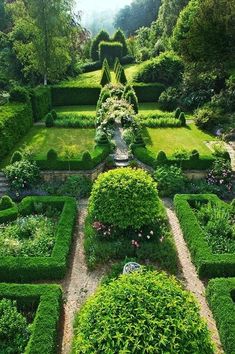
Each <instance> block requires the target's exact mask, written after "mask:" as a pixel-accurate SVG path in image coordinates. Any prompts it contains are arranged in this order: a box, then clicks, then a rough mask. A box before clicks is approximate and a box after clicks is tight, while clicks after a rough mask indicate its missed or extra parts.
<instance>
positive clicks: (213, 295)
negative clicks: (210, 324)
mask: <svg viewBox="0 0 235 354" xmlns="http://www.w3.org/2000/svg"><path fill="white" fill-rule="evenodd" d="M206 295H207V300H208V302H209V305H210V308H211V310H212V312H213V315H214V318H215V320H216V324H217V327H218V330H219V334H220V340H221V342H222V345H223V348H224V351H225V352H226V354H233V353H234V351H235V314H234V299H235V278H229V279H223V278H222V279H213V280H210V281H209V284H208V287H207V289H206Z"/></svg>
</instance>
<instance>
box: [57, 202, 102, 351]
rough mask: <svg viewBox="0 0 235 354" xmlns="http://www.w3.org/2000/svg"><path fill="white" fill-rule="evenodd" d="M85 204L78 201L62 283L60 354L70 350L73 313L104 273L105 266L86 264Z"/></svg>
mask: <svg viewBox="0 0 235 354" xmlns="http://www.w3.org/2000/svg"><path fill="white" fill-rule="evenodd" d="M87 204H88V200H86V199H84V200H81V201H80V202H79V216H78V222H77V226H76V230H75V239H74V248H73V251H72V254H71V264H70V269H69V272H68V274H67V276H66V278H65V280H64V281H63V283H62V287H63V290H64V308H63V319H62V323H63V329H62V331H63V333H62V345H61V353H62V354H69V353H70V352H71V345H72V340H73V321H74V317H75V314H76V313H77V311H78V310H79V308H80V307H81V305H82V304H83V303H84V301H85V300H86V299H87V298H88V297H89V296H90V295H92V294H93V293H94V291H95V290H96V288H97V286H98V285H99V282H100V280H101V278H102V276H103V275H104V274H105V273H106V270H105V267H103V268H102V269H101V268H99V269H98V270H95V271H93V272H89V271H88V269H87V266H86V260H85V253H84V247H83V242H84V232H83V231H84V221H85V218H86V215H87Z"/></svg>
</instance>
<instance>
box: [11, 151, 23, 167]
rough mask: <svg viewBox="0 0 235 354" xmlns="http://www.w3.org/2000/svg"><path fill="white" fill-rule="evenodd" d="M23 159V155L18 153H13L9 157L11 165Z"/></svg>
mask: <svg viewBox="0 0 235 354" xmlns="http://www.w3.org/2000/svg"><path fill="white" fill-rule="evenodd" d="M22 159H23V154H22V153H21V152H20V151H15V152H14V153H13V155H12V157H11V164H13V163H14V162H17V161H21V160H22Z"/></svg>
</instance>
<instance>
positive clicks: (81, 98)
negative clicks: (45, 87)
mask: <svg viewBox="0 0 235 354" xmlns="http://www.w3.org/2000/svg"><path fill="white" fill-rule="evenodd" d="M100 90H101V87H97V86H96V87H66V86H64V87H63V86H54V87H52V88H51V99H52V105H53V106H74V105H75V106H79V105H96V103H97V101H98V99H99V95H100Z"/></svg>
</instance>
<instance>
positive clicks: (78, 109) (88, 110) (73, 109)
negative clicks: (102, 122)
mask: <svg viewBox="0 0 235 354" xmlns="http://www.w3.org/2000/svg"><path fill="white" fill-rule="evenodd" d="M55 110H56V112H58V113H60V114H68V113H73V114H78V115H91V114H94V115H96V106H90V105H85V106H60V107H55Z"/></svg>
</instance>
